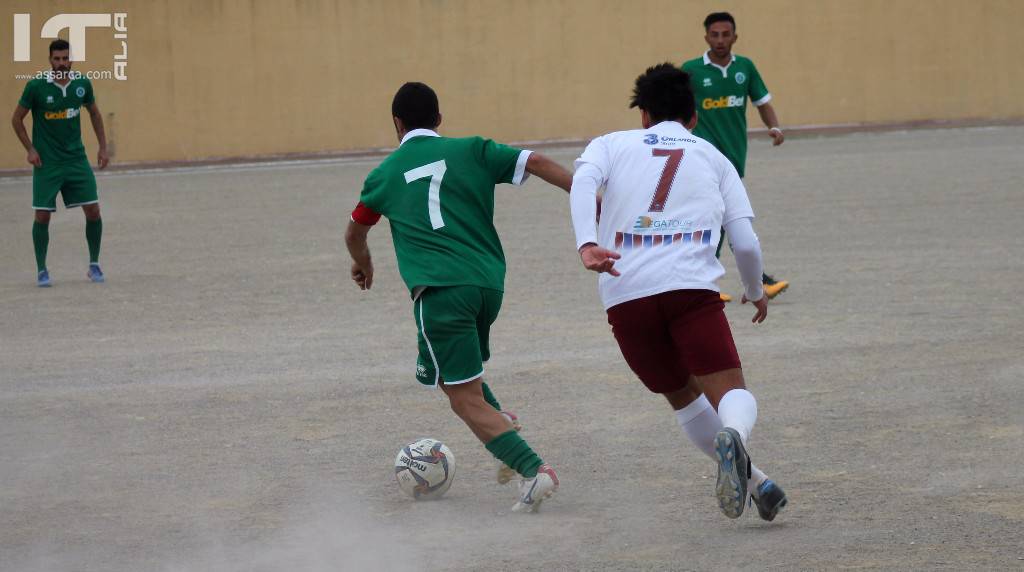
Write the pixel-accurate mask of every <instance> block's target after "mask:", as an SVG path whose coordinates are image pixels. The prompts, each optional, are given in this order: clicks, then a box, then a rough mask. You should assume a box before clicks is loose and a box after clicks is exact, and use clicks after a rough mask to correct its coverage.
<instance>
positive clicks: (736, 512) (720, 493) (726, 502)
mask: <svg viewBox="0 0 1024 572" xmlns="http://www.w3.org/2000/svg"><path fill="white" fill-rule="evenodd" d="M715 455H716V456H717V457H718V480H717V481H716V482H715V496H716V497H718V508H720V509H722V514H724V515H725V516H727V517H729V518H739V517H740V515H741V514H743V508H744V506H745V505H746V504H747V494H748V491H747V483H748V481H749V479H750V457H748V456H747V450H746V449H744V448H743V441H742V440H741V439H740V434H739V433H738V432H737V431H736V430H735V429H733V428H731V427H726V428H725V429H722V430H721V431H719V432H718V434H717V435H715Z"/></svg>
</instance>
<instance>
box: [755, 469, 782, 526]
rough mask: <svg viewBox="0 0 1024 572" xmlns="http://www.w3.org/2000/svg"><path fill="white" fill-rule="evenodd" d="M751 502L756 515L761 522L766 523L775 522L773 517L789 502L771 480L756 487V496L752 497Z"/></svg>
mask: <svg viewBox="0 0 1024 572" xmlns="http://www.w3.org/2000/svg"><path fill="white" fill-rule="evenodd" d="M753 501H754V505H755V506H757V514H758V515H759V516H760V517H761V519H762V520H767V521H768V522H771V521H773V520H775V515H777V514H779V511H780V510H782V508H783V507H784V506H786V505H787V504H788V503H789V500H788V499H786V491H784V490H782V487H780V486H779V485H777V484H775V481H773V480H771V479H768V480H766V481H765V482H763V483H761V486H759V487H757V496H755V497H753Z"/></svg>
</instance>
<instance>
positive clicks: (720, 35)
mask: <svg viewBox="0 0 1024 572" xmlns="http://www.w3.org/2000/svg"><path fill="white" fill-rule="evenodd" d="M704 32H705V34H704V41H706V42H707V43H708V48H709V49H708V51H707V52H705V53H704V55H703V56H701V57H699V58H694V59H692V60H690V61H688V62H685V63H684V64H683V71H685V72H687V73H689V74H690V79H691V81H692V82H693V94H694V96H695V97H696V98H697V116H698V122H697V128H696V129H694V130H693V134H694V135H696V136H698V137H700V138H702V139H704V140H706V141H708V142H709V143H711V144H712V145H714V146H715V147H716V148H717V149H718V150H719V151H721V152H722V154H723V155H725V156H726V157H727V158H728V159H729V161H731V162H732V164H733V166H735V167H736V171H737V172H738V173H739V175H740V177H741V178H742V177H743V170H744V167H745V165H746V162H747V101H748V100H749V101H750V102H751V103H753V104H754V107H756V108H757V112H758V114H760V116H761V121H763V122H764V125H765V127H767V128H768V135H770V136H771V138H772V145H774V146H778V145H782V142H783V141H785V139H786V138H785V136H784V135H783V134H782V129H780V128H779V119H778V118H777V117H776V116H775V109H774V108H773V107H772V104H771V103H770V102H771V100H772V96H771V94H770V93H769V92H768V88H767V87H765V85H764V81H763V80H762V79H761V74H759V73H758V72H757V68H756V67H754V62H752V61H750V60H749V59H748V58H745V57H743V56H738V55H735V54H733V53H732V45H733V44H734V43H736V40H737V39H738V38H739V36H737V35H736V20H734V19H733V17H732V15H731V14H729V13H728V12H714V13H712V14H709V15H708V17H707V18H705V19H704ZM722 237H723V239H724V237H725V233H722ZM721 253H722V243H721V241H720V242H719V243H718V254H721ZM761 281H762V282H763V283H764V293H765V295H767V296H768V298H774V297H776V296H778V295H779V294H781V293H782V291H783V290H785V289H786V288H788V287H789V282H787V281H785V280H775V279H774V278H772V277H771V276H768V275H767V274H764V275H762V276H761ZM731 299H732V298H731V297H729V296H728V295H726V294H722V300H724V301H726V302H728V301H730V300H731Z"/></svg>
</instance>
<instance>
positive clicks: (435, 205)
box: [405, 159, 448, 230]
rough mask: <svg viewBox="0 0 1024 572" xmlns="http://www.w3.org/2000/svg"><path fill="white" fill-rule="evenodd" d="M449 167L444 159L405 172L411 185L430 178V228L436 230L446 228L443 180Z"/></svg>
mask: <svg viewBox="0 0 1024 572" xmlns="http://www.w3.org/2000/svg"><path fill="white" fill-rule="evenodd" d="M447 170H448V165H447V164H446V163H445V162H444V159H441V160H440V161H434V162H433V163H428V164H426V165H423V166H422V167H416V168H415V169H410V170H408V171H406V172H405V182H406V184H409V183H411V182H413V181H418V180H419V179H425V178H427V177H430V187H429V189H430V190H429V191H428V192H427V212H429V213H430V226H431V227H433V229H434V230H437V229H439V228H443V227H444V219H443V218H441V179H443V178H444V173H445V171H447Z"/></svg>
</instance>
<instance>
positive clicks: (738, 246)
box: [725, 217, 768, 324]
mask: <svg viewBox="0 0 1024 572" xmlns="http://www.w3.org/2000/svg"><path fill="white" fill-rule="evenodd" d="M725 233H726V236H728V237H729V246H730V247H732V255H733V258H734V259H736V269H737V270H739V272H740V280H741V281H742V282H743V288H744V292H743V303H744V304H746V303H747V302H751V303H753V304H754V307H755V308H756V309H757V313H756V314H754V319H753V320H751V321H752V322H754V323H755V324H760V323H761V322H763V321H764V319H765V318H767V317H768V297H767V296H765V295H764V287H763V286H762V284H761V276H762V271H763V267H762V265H761V243H760V242H759V241H758V240H757V235H756V234H754V226H753V225H752V224H751V223H750V219H749V218H745V217H744V218H739V219H736V220H733V221H730V222H729V223H728V224H726V225H725Z"/></svg>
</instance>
